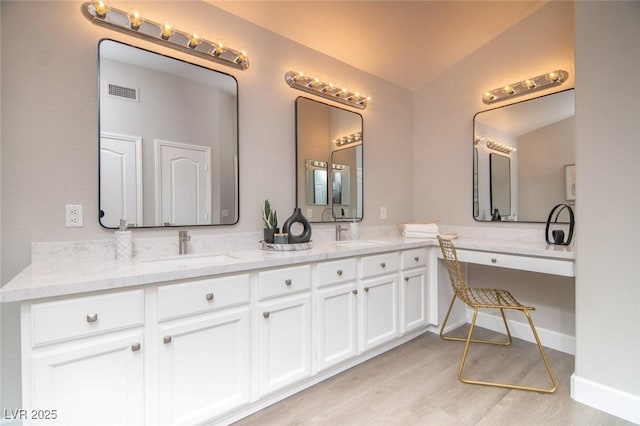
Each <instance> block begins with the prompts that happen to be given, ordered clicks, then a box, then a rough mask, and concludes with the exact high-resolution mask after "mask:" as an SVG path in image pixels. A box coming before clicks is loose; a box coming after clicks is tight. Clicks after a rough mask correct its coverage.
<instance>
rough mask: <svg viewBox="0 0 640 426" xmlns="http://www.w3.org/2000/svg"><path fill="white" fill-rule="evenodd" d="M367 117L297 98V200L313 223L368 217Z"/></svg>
mask: <svg viewBox="0 0 640 426" xmlns="http://www.w3.org/2000/svg"><path fill="white" fill-rule="evenodd" d="M362 180H363V164H362V116H361V115H360V114H358V113H355V112H351V111H348V110H346V109H342V108H338V107H334V106H331V105H328V104H325V103H322V102H318V101H314V100H312V99H308V98H305V97H298V98H297V99H296V200H297V206H298V207H300V209H301V210H302V213H303V214H304V215H305V217H306V218H307V219H308V220H309V221H310V222H315V223H317V222H335V221H352V220H353V219H354V218H355V219H356V220H361V219H362V217H363V211H362V210H363V209H362V208H363V193H362V187H363V181H362Z"/></svg>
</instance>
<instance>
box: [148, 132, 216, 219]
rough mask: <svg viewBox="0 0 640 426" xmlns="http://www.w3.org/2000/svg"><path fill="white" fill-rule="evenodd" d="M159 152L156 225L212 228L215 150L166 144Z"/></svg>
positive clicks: (159, 143)
mask: <svg viewBox="0 0 640 426" xmlns="http://www.w3.org/2000/svg"><path fill="white" fill-rule="evenodd" d="M155 148H156V207H157V208H156V221H157V223H156V224H157V225H164V224H170V225H208V224H211V168H210V167H211V166H210V165H211V148H210V147H205V146H200V145H190V144H183V143H177V142H168V141H162V140H156V141H155Z"/></svg>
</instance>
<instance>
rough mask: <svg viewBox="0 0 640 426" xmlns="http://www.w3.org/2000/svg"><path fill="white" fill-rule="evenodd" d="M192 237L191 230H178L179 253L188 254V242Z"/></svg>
mask: <svg viewBox="0 0 640 426" xmlns="http://www.w3.org/2000/svg"><path fill="white" fill-rule="evenodd" d="M190 239H191V236H190V235H189V231H178V254H187V242H188V241H189V240H190Z"/></svg>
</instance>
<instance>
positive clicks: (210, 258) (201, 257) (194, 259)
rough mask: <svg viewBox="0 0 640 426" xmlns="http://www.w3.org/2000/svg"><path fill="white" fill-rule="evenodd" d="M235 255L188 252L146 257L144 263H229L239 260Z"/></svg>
mask: <svg viewBox="0 0 640 426" xmlns="http://www.w3.org/2000/svg"><path fill="white" fill-rule="evenodd" d="M237 259H238V258H237V257H235V256H231V255H229V254H226V253H202V254H186V255H177V256H169V257H158V258H152V259H145V260H143V261H142V262H144V263H180V264H185V265H186V264H194V263H198V264H201V263H216V264H218V263H227V262H230V261H234V260H237Z"/></svg>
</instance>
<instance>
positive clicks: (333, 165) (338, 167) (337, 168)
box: [331, 163, 347, 170]
mask: <svg viewBox="0 0 640 426" xmlns="http://www.w3.org/2000/svg"><path fill="white" fill-rule="evenodd" d="M331 167H332V168H333V170H344V169H345V168H346V167H347V166H345V165H344V164H335V163H334V164H332V165H331Z"/></svg>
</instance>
